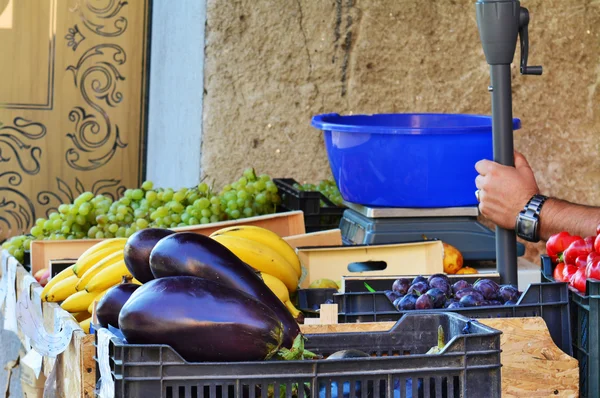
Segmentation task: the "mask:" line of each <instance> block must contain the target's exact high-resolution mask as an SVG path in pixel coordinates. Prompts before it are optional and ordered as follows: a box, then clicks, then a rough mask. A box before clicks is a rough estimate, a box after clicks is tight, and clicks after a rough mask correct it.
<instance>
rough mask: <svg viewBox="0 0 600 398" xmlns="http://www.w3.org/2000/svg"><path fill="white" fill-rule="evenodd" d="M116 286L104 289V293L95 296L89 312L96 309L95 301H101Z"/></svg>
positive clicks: (88, 309)
mask: <svg viewBox="0 0 600 398" xmlns="http://www.w3.org/2000/svg"><path fill="white" fill-rule="evenodd" d="M113 287H114V286H111V287H109V288H108V289H106V290H104V291H103V292H102V293H100V294H98V295H97V296H96V298H94V300H92V302H91V303H90V305H89V306H88V308H87V312H89V313H90V314H91V313H92V311H94V303H99V302H100V300H102V297H104V295H105V294H106V293H107V292H108V291H109V290H110V289H112V288H113Z"/></svg>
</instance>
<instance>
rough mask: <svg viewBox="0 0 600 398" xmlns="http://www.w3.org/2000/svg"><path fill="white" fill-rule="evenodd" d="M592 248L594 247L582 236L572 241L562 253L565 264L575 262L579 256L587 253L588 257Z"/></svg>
mask: <svg viewBox="0 0 600 398" xmlns="http://www.w3.org/2000/svg"><path fill="white" fill-rule="evenodd" d="M592 250H593V248H590V246H589V243H588V242H586V241H585V240H583V239H582V238H579V239H578V240H576V241H574V242H572V243H571V244H570V245H569V247H567V249H566V250H565V251H564V252H563V254H562V258H563V261H564V262H565V264H575V260H576V259H577V257H579V256H581V255H585V256H586V257H587V255H588V254H590V252H591V251H592Z"/></svg>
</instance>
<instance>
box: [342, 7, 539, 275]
mask: <svg viewBox="0 0 600 398" xmlns="http://www.w3.org/2000/svg"><path fill="white" fill-rule="evenodd" d="M475 8H476V14H477V26H478V28H479V35H480V39H481V43H482V46H483V51H484V53H485V57H486V60H487V63H488V64H489V65H490V77H491V85H490V86H489V87H488V91H489V92H490V93H491V96H492V131H493V145H494V161H496V162H498V163H500V164H503V165H510V166H514V155H513V126H512V120H513V113H512V87H511V69H510V66H511V63H512V62H513V59H514V56H515V50H516V46H517V38H519V37H520V42H521V59H520V72H521V74H524V75H526V74H531V75H541V74H542V67H541V66H528V65H527V57H528V51H529V37H528V36H529V35H528V29H527V26H528V24H529V12H528V11H527V9H526V8H523V7H521V5H520V2H519V1H517V0H479V1H477V2H476V5H475ZM346 206H348V208H349V209H348V210H346V211H345V212H344V217H343V218H342V220H341V222H340V228H341V230H342V236H343V238H344V240H345V241H346V242H347V243H349V244H352V243H355V244H369V243H392V242H396V243H399V242H403V241H418V240H422V239H423V235H425V236H426V237H428V238H438V239H440V240H442V241H447V242H448V243H449V244H451V245H453V246H456V247H457V248H458V249H459V250H461V252H462V253H463V256H464V258H465V259H466V260H471V259H477V260H492V259H495V260H496V268H497V271H498V273H499V274H500V279H501V281H502V283H510V284H514V285H517V283H518V278H517V271H518V270H517V256H520V255H523V253H524V251H525V248H524V247H523V245H521V244H519V245H517V240H516V234H515V231H514V230H506V229H502V228H498V227H497V228H496V231H495V233H494V232H493V231H490V230H489V229H488V228H486V227H485V226H483V225H482V224H480V223H479V222H478V221H477V216H478V208H477V207H457V208H444V209H426V208H423V209H394V208H373V207H366V206H360V205H356V204H352V203H346Z"/></svg>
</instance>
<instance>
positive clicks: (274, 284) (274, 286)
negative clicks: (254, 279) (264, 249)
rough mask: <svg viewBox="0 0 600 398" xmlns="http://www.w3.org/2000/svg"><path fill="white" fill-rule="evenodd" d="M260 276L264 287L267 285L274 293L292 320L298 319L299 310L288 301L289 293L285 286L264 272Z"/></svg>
mask: <svg viewBox="0 0 600 398" xmlns="http://www.w3.org/2000/svg"><path fill="white" fill-rule="evenodd" d="M260 276H261V277H262V279H263V282H265V285H267V287H268V288H269V289H271V291H272V292H273V293H275V295H276V296H277V297H278V298H279V300H281V301H282V302H283V304H285V306H286V307H287V309H288V310H289V311H290V312H291V313H292V316H293V317H294V318H298V315H300V310H298V308H296V307H295V306H294V304H292V302H291V300H290V292H288V290H287V287H285V284H284V283H283V282H282V281H280V280H279V279H277V278H275V277H274V276H273V275H269V274H265V273H264V272H261V273H260Z"/></svg>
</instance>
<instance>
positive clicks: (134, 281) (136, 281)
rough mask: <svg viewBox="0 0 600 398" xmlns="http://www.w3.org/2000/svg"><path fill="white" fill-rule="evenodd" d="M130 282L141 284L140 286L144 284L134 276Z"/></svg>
mask: <svg viewBox="0 0 600 398" xmlns="http://www.w3.org/2000/svg"><path fill="white" fill-rule="evenodd" d="M129 283H135V284H136V285H140V286H142V285H143V283H142V282H140V281H138V280H137V279H135V278H133V279H132V280H130V281H129Z"/></svg>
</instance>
